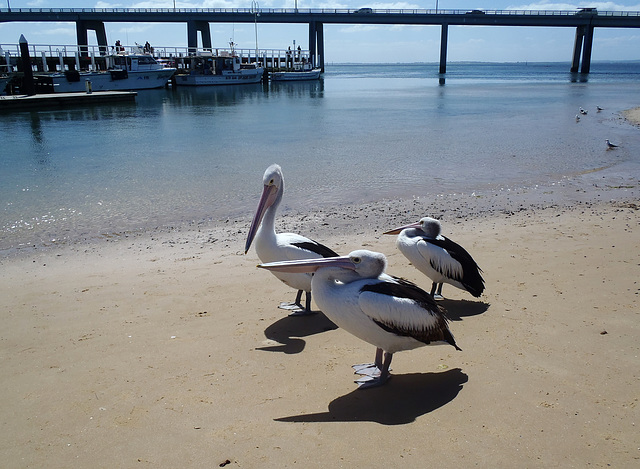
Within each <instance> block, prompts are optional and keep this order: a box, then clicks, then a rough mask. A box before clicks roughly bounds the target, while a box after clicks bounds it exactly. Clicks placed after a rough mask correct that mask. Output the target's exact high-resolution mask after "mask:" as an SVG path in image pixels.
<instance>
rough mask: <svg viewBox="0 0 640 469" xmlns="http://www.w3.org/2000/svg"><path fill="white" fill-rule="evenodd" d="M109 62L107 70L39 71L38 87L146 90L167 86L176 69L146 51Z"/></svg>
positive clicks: (60, 90) (56, 90) (57, 90)
mask: <svg viewBox="0 0 640 469" xmlns="http://www.w3.org/2000/svg"><path fill="white" fill-rule="evenodd" d="M107 63H108V69H107V70H106V71H87V72H84V71H76V70H69V71H65V72H55V73H45V74H36V75H35V78H36V82H37V85H36V86H38V87H45V88H46V87H48V86H52V87H53V92H54V93H71V92H76V91H84V92H86V91H126V90H145V89H152V88H162V87H164V86H165V85H166V84H167V82H168V81H169V79H170V78H171V77H172V76H173V74H174V73H175V72H176V69H175V68H171V67H165V66H164V65H163V64H160V63H158V62H157V61H156V59H154V58H153V57H152V56H151V55H147V54H117V55H112V56H108V57H107ZM89 83H90V85H89Z"/></svg>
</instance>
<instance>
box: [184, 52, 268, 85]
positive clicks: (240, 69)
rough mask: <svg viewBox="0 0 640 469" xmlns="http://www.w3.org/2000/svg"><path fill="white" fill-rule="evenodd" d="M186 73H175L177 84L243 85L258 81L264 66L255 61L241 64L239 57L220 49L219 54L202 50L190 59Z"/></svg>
mask: <svg viewBox="0 0 640 469" xmlns="http://www.w3.org/2000/svg"><path fill="white" fill-rule="evenodd" d="M192 64H193V66H192V68H191V70H190V71H189V73H187V74H177V75H176V76H175V83H176V85H178V86H207V85H244V84H249V83H260V81H261V80H262V75H263V74H264V67H261V66H260V65H259V64H257V63H256V62H252V63H248V64H243V63H242V60H241V59H240V57H238V56H237V55H235V54H234V53H233V51H232V52H231V53H229V52H226V51H222V52H220V54H217V55H214V54H212V53H206V52H203V53H201V54H200V55H198V56H197V57H195V58H194V59H193V60H192Z"/></svg>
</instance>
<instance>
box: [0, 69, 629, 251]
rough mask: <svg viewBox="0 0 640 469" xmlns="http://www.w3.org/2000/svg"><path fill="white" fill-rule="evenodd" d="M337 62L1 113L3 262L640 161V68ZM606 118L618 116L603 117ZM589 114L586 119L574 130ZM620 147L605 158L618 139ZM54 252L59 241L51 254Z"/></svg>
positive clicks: (522, 182)
mask: <svg viewBox="0 0 640 469" xmlns="http://www.w3.org/2000/svg"><path fill="white" fill-rule="evenodd" d="M568 68H569V66H568V64H555V63H552V64H526V63H522V64H483V63H478V64H476V63H465V64H449V65H448V69H447V74H446V79H445V80H444V83H443V80H442V77H441V76H439V75H438V74H437V65H435V64H380V65H334V64H328V65H327V70H326V73H325V74H324V77H323V79H322V80H320V81H318V82H307V83H305V82H300V83H271V84H266V85H242V86H228V87H202V88H177V89H161V90H148V91H142V92H139V94H138V97H137V102H136V103H135V104H114V105H101V106H93V107H78V108H73V109H66V110H47V111H41V112H14V113H10V114H7V113H4V114H1V113H0V135H1V141H0V253H3V252H4V253H6V252H10V251H12V250H13V249H15V248H16V247H20V246H34V245H35V246H38V245H43V244H51V243H52V242H56V243H60V242H69V241H71V242H73V241H77V240H82V239H87V238H92V237H97V236H104V235H110V234H113V233H121V232H124V231H132V230H145V229H152V228H154V227H156V226H167V225H176V224H180V223H185V222H190V221H200V220H209V219H212V220H225V219H226V218H229V217H237V216H241V215H246V216H251V214H252V213H253V211H254V209H255V206H256V204H257V200H258V197H259V195H260V192H261V189H262V186H261V181H262V174H263V172H264V170H265V168H266V167H267V166H268V165H269V164H271V163H274V162H276V163H279V164H280V165H281V166H282V168H283V172H284V175H285V180H286V191H285V199H284V202H283V209H285V210H286V209H308V208H309V207H314V206H315V207H328V206H330V205H336V204H338V205H339V204H344V203H358V202H367V201H373V200H379V199H382V198H387V197H411V196H428V195H432V194H441V193H449V192H472V191H491V190H497V189H498V188H500V187H504V186H523V185H530V184H538V183H547V182H550V181H553V180H557V179H559V178H562V177H563V176H570V175H575V174H579V173H581V172H586V171H593V170H596V169H598V168H612V167H613V168H615V167H616V166H617V165H621V164H623V163H634V162H640V131H638V129H637V128H634V127H633V126H631V125H629V124H627V123H626V122H625V121H623V120H622V119H621V118H620V115H619V113H620V111H622V110H624V109H629V108H632V107H637V106H640V62H632V63H593V64H592V73H591V74H589V76H588V77H584V76H582V75H579V74H570V73H569V72H568ZM596 106H601V107H603V108H604V110H603V111H601V112H596ZM580 107H583V108H584V109H586V110H588V115H586V116H582V118H581V120H580V122H576V120H575V115H576V114H577V113H578V109H579V108H580ZM606 138H609V139H610V140H612V141H613V142H616V143H620V144H621V146H620V148H618V149H617V150H616V151H606V146H605V139H606ZM53 240H55V241H53Z"/></svg>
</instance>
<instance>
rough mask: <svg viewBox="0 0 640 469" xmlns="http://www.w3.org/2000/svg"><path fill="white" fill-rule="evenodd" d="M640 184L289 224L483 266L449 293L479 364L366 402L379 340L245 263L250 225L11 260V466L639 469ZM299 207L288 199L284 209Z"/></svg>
mask: <svg viewBox="0 0 640 469" xmlns="http://www.w3.org/2000/svg"><path fill="white" fill-rule="evenodd" d="M639 188H640V185H639V184H638V174H637V172H636V173H635V174H632V175H630V174H628V173H624V172H616V173H612V174H609V173H607V172H606V171H603V172H594V173H590V174H584V175H576V176H575V177H573V178H568V179H565V180H563V181H561V182H559V183H558V184H555V185H551V186H549V187H537V186H536V187H530V188H522V189H519V190H510V189H508V188H505V189H504V190H499V191H496V192H495V193H485V194H476V193H473V194H449V195H442V196H439V197H437V198H435V199H423V198H411V199H403V200H383V201H379V202H377V203H373V204H367V205H361V206H345V207H338V208H336V209H335V210H322V211H317V212H310V213H305V214H297V213H289V212H285V213H282V214H281V216H280V217H279V219H278V222H277V225H278V228H279V230H280V231H296V232H300V233H302V234H305V235H308V236H310V237H313V238H314V239H317V240H318V241H321V242H323V243H325V244H327V245H328V246H331V247H333V248H334V249H336V250H337V251H338V252H340V253H343V254H346V253H348V252H349V251H351V250H353V249H358V248H362V247H365V248H367V249H371V250H376V251H380V252H383V253H385V254H386V255H387V256H388V260H389V269H388V271H389V272H390V273H393V274H395V275H400V276H403V277H405V278H408V279H410V280H412V281H415V282H417V283H418V284H419V285H421V286H422V287H423V288H425V289H428V288H429V286H430V282H429V281H428V280H427V279H426V278H425V277H422V276H421V274H420V273H419V272H418V271H416V270H415V269H414V268H413V267H412V266H410V265H409V263H408V261H407V260H406V259H405V258H404V257H403V256H402V255H401V254H400V253H399V252H398V251H397V250H396V248H395V237H393V236H383V235H381V233H382V232H383V231H385V230H387V229H390V228H393V227H395V226H398V225H400V224H404V223H408V222H412V221H416V220H418V219H419V218H420V217H422V216H425V215H431V216H436V217H438V218H440V219H441V220H442V223H443V230H444V234H445V235H447V236H449V237H451V238H452V239H454V240H456V241H457V242H459V243H460V244H462V245H463V246H465V247H466V248H467V249H468V250H469V252H470V253H471V254H472V255H473V256H474V258H475V259H476V260H477V262H478V263H479V265H480V266H481V267H482V269H483V270H484V276H485V279H486V282H487V288H486V293H485V294H484V295H483V296H482V297H481V298H480V299H477V300H476V299H475V298H473V297H471V296H470V295H469V294H467V293H465V292H462V291H459V290H456V289H455V288H453V287H450V286H449V287H447V286H445V289H444V294H445V296H446V299H445V300H444V301H443V302H442V304H443V305H444V306H445V308H446V309H447V311H448V314H449V317H450V319H451V324H450V326H451V330H452V331H453V333H454V334H455V337H456V340H457V342H458V345H459V346H460V347H461V348H462V350H463V351H462V352H457V351H455V350H454V349H453V347H446V346H439V347H425V348H421V349H417V350H413V351H410V352H402V353H398V354H396V355H395V357H394V362H393V365H392V368H393V371H392V373H393V377H392V379H391V380H390V381H389V383H388V384H387V385H385V386H384V387H381V388H377V389H371V390H366V391H362V390H360V391H359V390H357V389H356V385H355V384H354V383H353V379H354V375H353V373H352V370H351V365H352V364H354V363H361V362H363V361H370V360H371V359H372V358H373V354H374V348H373V346H371V345H369V344H366V343H364V342H362V341H360V340H358V339H356V338H354V337H353V336H350V335H349V334H347V333H346V332H344V331H342V330H339V329H336V328H335V327H334V326H333V324H332V323H330V322H329V321H328V320H327V319H326V318H325V317H324V316H323V315H322V314H321V313H318V314H316V315H313V316H310V317H298V318H293V317H288V316H286V313H285V312H284V311H282V310H279V309H277V307H276V306H277V304H278V303H279V302H280V301H284V300H292V299H293V297H294V296H295V292H294V291H292V290H290V289H288V288H287V287H286V286H285V285H284V284H281V283H280V282H278V281H277V280H276V279H275V278H274V277H273V276H272V275H271V274H269V273H268V272H265V271H262V270H259V269H257V268H256V267H255V266H256V264H257V263H258V259H257V257H256V255H255V252H254V251H253V250H251V251H250V252H249V253H248V254H247V255H244V253H243V246H244V240H245V236H246V232H247V229H248V225H249V222H250V219H251V215H252V214H251V213H248V214H247V216H246V217H244V218H239V219H231V220H227V221H225V222H222V223H212V224H210V225H206V224H193V225H190V226H185V227H179V228H172V229H170V228H166V229H163V230H158V231H155V232H152V233H136V234H123V235H121V236H110V237H105V238H104V239H100V240H94V241H92V242H90V243H78V244H70V245H66V246H52V247H46V248H40V249H36V250H33V251H29V252H19V253H15V254H14V255H12V256H7V257H6V258H3V259H0V263H1V269H0V279H1V282H0V295H1V298H2V319H3V321H2V322H3V327H2V332H1V333H0V355H1V358H2V359H1V362H0V367H1V373H2V377H3V379H2V384H1V385H0V386H1V392H0V416H1V417H0V422H1V424H2V430H1V434H2V438H1V443H0V445H1V454H2V459H3V465H4V467H8V468H25V467H48V468H58V467H60V468H62V467H92V468H96V467H101V468H113V467H154V468H158V467H162V468H175V467H238V468H271V467H273V468H276V467H278V468H281V467H312V468H313V467H345V468H352V467H363V466H366V467H430V466H432V465H437V466H438V467H445V468H447V467H452V468H453V467H471V466H476V467H494V468H495V467H503V468H513V467H545V468H549V467H563V468H564V467H586V466H589V467H632V466H635V465H637V464H638V460H640V437H639V435H640V432H639V430H638V425H640V407H639V402H638V399H639V398H640V394H639V393H638V389H639V388H638V379H639V377H640V375H639V368H638V355H639V352H640V308H639V305H638V299H639V295H640V284H639V283H638V282H639V280H638V277H639V275H638V274H639V272H640V269H639V266H640V238H639V237H638V224H639V222H640V215H639V211H638V209H639V208H640V192H639ZM285 197H286V194H285Z"/></svg>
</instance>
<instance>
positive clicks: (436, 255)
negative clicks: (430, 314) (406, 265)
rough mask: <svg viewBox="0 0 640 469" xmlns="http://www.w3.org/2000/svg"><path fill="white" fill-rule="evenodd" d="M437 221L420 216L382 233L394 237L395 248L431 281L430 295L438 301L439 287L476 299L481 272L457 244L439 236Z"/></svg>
mask: <svg viewBox="0 0 640 469" xmlns="http://www.w3.org/2000/svg"><path fill="white" fill-rule="evenodd" d="M441 231H442V227H441V225H440V222H439V221H438V220H436V219H434V218H430V217H424V218H422V219H421V220H420V221H419V222H417V223H412V224H410V225H405V226H401V227H400V228H396V229H394V230H390V231H387V232H386V233H384V234H388V235H392V234H398V238H397V239H396V246H397V247H398V249H399V250H400V252H401V253H402V254H403V255H404V256H405V257H406V258H407V259H409V261H410V262H411V263H412V264H413V266H414V267H415V268H416V269H418V270H419V271H420V272H422V273H423V274H424V275H426V276H427V277H429V278H430V279H431V281H432V282H433V284H432V286H431V295H432V296H434V297H436V298H442V284H443V283H448V284H450V285H453V286H454V287H457V288H460V289H462V290H466V291H468V292H469V293H471V294H472V295H473V296H475V297H476V298H477V297H479V296H480V295H481V294H482V292H483V291H484V279H483V278H482V274H481V272H482V269H480V267H478V264H476V261H474V260H473V258H472V257H471V255H470V254H469V253H468V252H467V251H466V250H465V249H464V248H463V247H462V246H460V245H459V244H457V243H455V242H453V241H451V240H450V239H449V238H447V237H445V236H442V235H441V234H440V232H441Z"/></svg>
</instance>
